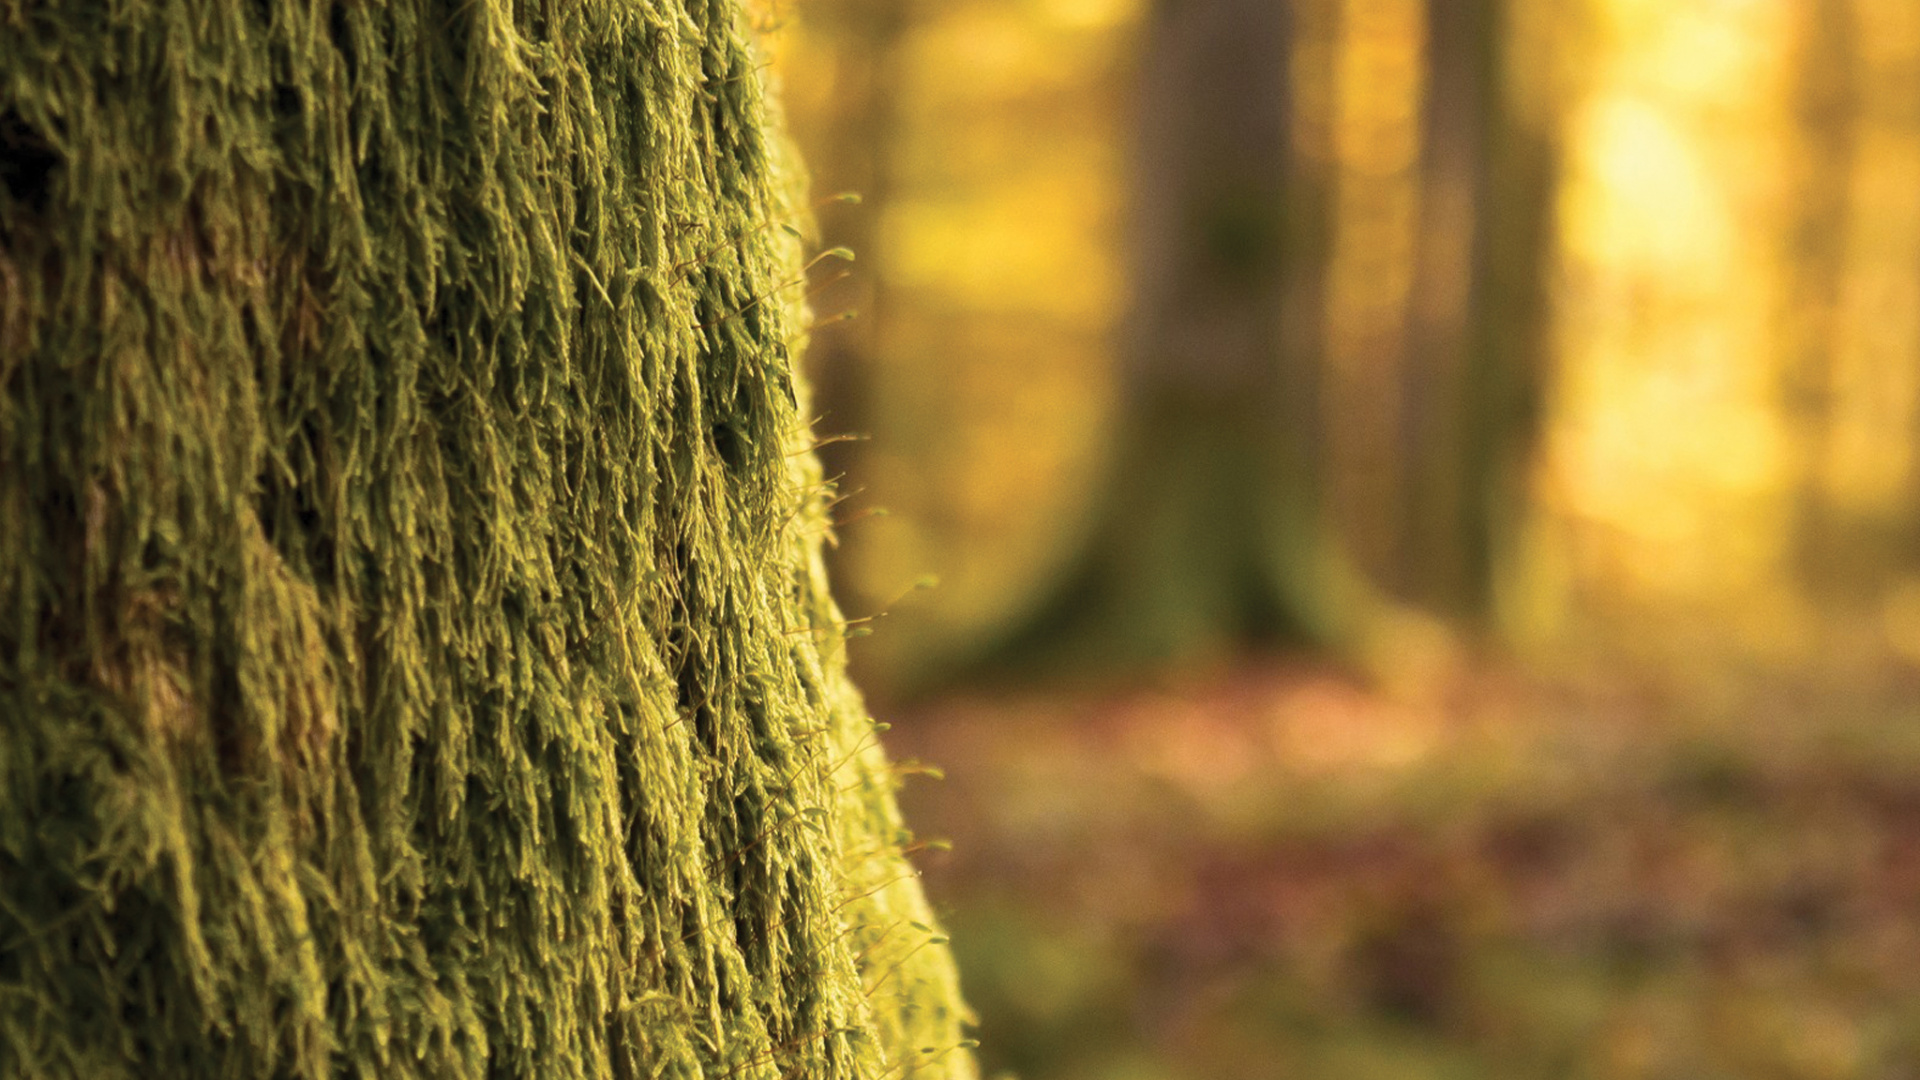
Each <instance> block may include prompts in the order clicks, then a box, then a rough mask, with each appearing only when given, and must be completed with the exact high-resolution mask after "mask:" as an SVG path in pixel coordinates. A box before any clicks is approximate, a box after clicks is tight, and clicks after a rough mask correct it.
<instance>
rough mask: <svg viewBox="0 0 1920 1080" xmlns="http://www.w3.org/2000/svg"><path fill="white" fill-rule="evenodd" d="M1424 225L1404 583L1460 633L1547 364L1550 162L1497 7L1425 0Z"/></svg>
mask: <svg viewBox="0 0 1920 1080" xmlns="http://www.w3.org/2000/svg"><path fill="white" fill-rule="evenodd" d="M1427 20H1428V22H1427V35H1428V36H1427V42H1428V46H1427V57H1428V64H1427V88H1426V94H1425V105H1424V118H1423V125H1424V128H1423V139H1422V141H1423V149H1422V174H1423V181H1422V198H1421V208H1422V209H1421V232H1420V242H1419V247H1418V254H1417V256H1416V258H1417V262H1416V265H1415V277H1414V284H1413V290H1412V294H1411V301H1410V308H1411V310H1410V313H1409V321H1408V333H1407V351H1406V356H1405V358H1404V361H1403V363H1404V379H1405V397H1404V405H1403V410H1402V417H1401V456H1402V462H1403V464H1402V474H1403V475H1404V476H1406V477H1408V483H1407V484H1406V490H1405V506H1404V509H1403V512H1402V514H1401V515H1400V520H1401V523H1402V535H1401V538H1400V544H1399V550H1400V554H1399V556H1398V558H1397V560H1396V561H1397V563H1398V570H1399V574H1400V577H1399V580H1397V581H1395V582H1392V583H1391V584H1392V585H1393V586H1394V587H1395V588H1396V590H1397V591H1398V592H1399V593H1400V594H1401V595H1402V596H1403V597H1404V598H1406V599H1408V600H1409V601H1412V602H1414V603H1418V604H1420V605H1422V606H1424V607H1427V608H1429V609H1430V610H1433V611H1435V612H1437V613H1439V614H1442V615H1446V616H1448V617H1451V618H1454V619H1457V620H1460V621H1461V622H1463V623H1465V624H1466V625H1468V626H1475V627H1480V628H1487V627H1488V625H1489V623H1490V622H1491V621H1492V620H1493V619H1494V616H1495V600H1496V590H1497V584H1498V580H1497V576H1498V572H1499V569H1500V566H1501V563H1502V561H1503V559H1504V558H1505V557H1506V556H1507V555H1508V554H1510V550H1511V548H1512V546H1513V540H1514V535H1513V534H1514V532H1515V530H1516V528H1517V526H1518V523H1519V519H1520V516H1521V515H1522V513H1523V512H1524V509H1525V471H1526V466H1527V462H1528V460H1529V458H1530V456H1531V453H1532V450H1533V444H1534V441H1535V436H1536V428H1537V425H1538V414H1539V409H1540V400H1539V399H1540V394H1541V387H1542V382H1543V378H1544V372H1545V359H1544V353H1545V328H1546V311H1545V309H1546V300H1547V297H1546V288H1547V273H1548V268H1549V263H1550V259H1551V257H1552V245H1553V199H1554V191H1555V184H1556V176H1557V171H1558V170H1557V167H1556V160H1555V155H1554V152H1553V148H1552V144H1551V142H1550V134H1549V133H1548V132H1545V131H1541V130H1537V129H1535V128H1533V127H1531V126H1530V125H1528V124H1527V123H1525V122H1524V121H1522V120H1521V119H1520V118H1519V117H1518V116H1516V114H1515V110H1514V107H1513V96H1514V95H1513V91H1512V89H1511V86H1510V82H1511V63H1512V59H1511V58H1510V57H1509V55H1508V48H1507V42H1508V32H1507V31H1508V26H1507V5H1506V3H1505V2H1504V0H1428V4H1427Z"/></svg>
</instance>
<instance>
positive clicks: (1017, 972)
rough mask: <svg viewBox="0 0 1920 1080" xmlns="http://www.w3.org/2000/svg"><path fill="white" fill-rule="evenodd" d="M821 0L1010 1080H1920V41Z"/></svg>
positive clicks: (1764, 5) (964, 904)
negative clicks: (1307, 1079) (1015, 1078)
mask: <svg viewBox="0 0 1920 1080" xmlns="http://www.w3.org/2000/svg"><path fill="white" fill-rule="evenodd" d="M761 9H762V18H763V19H764V20H765V21H766V22H767V23H768V25H769V26H770V27H774V28H777V29H778V31H779V32H778V33H777V34H775V35H773V38H772V40H773V41H775V42H776V57H775V68H776V72H777V74H778V75H779V77H780V78H781V80H782V81H783V82H784V85H785V94H786V99H787V104H788V109H789V112H790V114H791V119H792V121H793V123H794V127H795V129H796V132H797V135H798V138H799V140H800V142H801V144H802V149H803V151H804V153H805V155H806V157H807V159H808V161H809V163H810V165H811V168H812V170H813V173H814V191H815V193H816V198H817V199H818V200H819V201H818V204H817V206H816V214H817V217H818V225H817V228H818V236H817V241H818V243H819V245H820V247H821V248H822V249H823V250H824V249H827V248H831V247H834V246H845V247H847V248H850V249H852V250H853V251H854V252H855V253H856V254H857V260H856V261H854V262H853V263H851V264H847V263H845V262H844V261H843V260H837V259H823V260H821V261H820V263H819V264H818V266H817V267H816V268H815V275H816V276H815V278H814V280H813V281H812V283H811V287H812V289H813V305H814V308H815V311H816V315H817V322H816V326H815V328H814V330H813V332H812V334H811V341H810V343H809V346H808V348H809V363H810V365H811V369H812V371H813V373H814V381H815V385H816V388H817V399H816V401H815V410H816V412H817V413H818V414H819V415H820V419H819V420H818V422H817V423H816V429H817V431H818V432H819V433H820V434H821V435H822V437H823V438H828V439H829V440H830V441H829V442H828V443H827V445H825V446H824V448H823V450H824V452H825V453H826V454H827V455H828V458H829V471H830V472H833V473H836V474H839V475H840V477H841V478H840V480H839V481H838V484H839V493H840V495H841V496H843V502H842V503H841V504H840V520H841V527H840V530H839V532H840V544H839V547H838V550H837V552H836V553H835V557H836V560H837V563H838V565H837V566H836V568H835V572H836V575H837V585H838V586H839V587H840V589H841V590H842V592H841V602H842V606H843V607H844V608H845V609H846V611H847V613H848V615H849V616H850V617H851V619H852V624H851V625H852V627H853V632H855V633H858V634H864V635H865V636H864V637H863V638H862V640H860V641H858V642H856V643H855V645H854V657H855V663H856V667H857V668H858V669H859V671H858V674H859V677H860V679H861V682H862V684H863V685H864V686H865V687H867V688H868V690H869V692H870V694H871V695H872V696H873V697H874V698H875V699H876V702H877V703H878V705H879V709H880V714H881V715H882V716H883V717H885V718H888V719H891V720H894V721H895V727H894V729H893V731H892V732H891V733H890V734H889V738H890V740H892V748H893V751H894V753H895V755H896V757H899V758H902V759H906V760H911V759H914V758H923V759H926V760H929V761H934V762H938V763H939V764H940V765H941V766H943V767H944V768H945V769H946V772H947V777H946V779H945V781H944V782H940V783H934V782H928V781H919V780H916V781H913V782H910V783H908V785H907V788H906V791H905V795H904V798H905V800H906V803H907V808H908V813H909V817H910V818H911V819H913V821H914V822H915V825H916V827H917V828H918V829H919V830H920V832H921V833H922V834H923V835H929V836H937V837H943V838H948V839H950V840H951V842H952V845H953V846H952V850H951V851H945V852H942V851H935V850H931V847H933V846H939V845H932V846H930V849H929V851H928V853H927V854H926V856H925V857H924V865H925V866H926V868H927V870H926V872H927V877H928V880H929V885H930V888H931V890H932V891H933V893H934V895H935V899H936V901H937V902H938V903H940V904H941V905H943V907H944V908H945V910H946V911H947V913H948V914H947V918H948V921H949V923H950V925H951V928H952V930H953V934H954V938H955V942H956V946H957V948H958V949H959V952H960V955H961V957H962V960H963V963H964V964H965V966H966V968H967V970H966V972H965V976H966V983H967V987H968V991H969V995H970V997H971V998H972V1000H973V1002H974V1004H975V1006H976V1008H977V1009H978V1010H979V1012H980V1014H981V1019H982V1030H981V1033H980V1034H981V1038H982V1039H983V1042H984V1047H983V1054H984V1058H985V1061H986V1063H987V1064H988V1066H989V1068H990V1069H1004V1070H1009V1071H1011V1072H1014V1073H1016V1074H1018V1075H1019V1076H1021V1077H1023V1078H1025V1080H1093V1078H1113V1080H1157V1078H1163V1077H1165V1078H1189V1077H1190V1078H1195V1080H1198V1078H1217V1077H1225V1078H1238V1077H1248V1078H1252V1077H1281V1076H1303V1077H1304V1076H1311V1077H1316V1078H1323V1080H1344V1078H1356V1080H1358V1078H1378V1080H1399V1078H1413V1077H1515V1078H1519V1077H1548V1076H1552V1077H1594V1078H1603V1077H1604V1078H1614V1077H1619V1078H1629V1077H1631V1078H1648V1080H1652V1078H1674V1080H1682V1078H1685V1080H1704V1078H1714V1077H1730V1078H1732V1077H1738V1078H1773V1077H1778V1078H1800V1077H1805V1078H1816V1077H1866V1078H1884V1080H1897V1078H1915V1077H1920V724H1916V720H1920V4H1915V3H1913V0H1552V2H1549V0H762V3H761ZM845 192H852V193H858V196H859V198H858V200H857V201H856V200H855V199H853V198H852V197H850V196H848V197H839V196H837V194H836V193H845ZM840 435H857V436H858V438H847V439H838V440H834V439H832V437H834V436H840ZM913 771H916V770H915V768H914V767H913V766H911V765H909V766H907V767H906V768H904V769H903V772H913Z"/></svg>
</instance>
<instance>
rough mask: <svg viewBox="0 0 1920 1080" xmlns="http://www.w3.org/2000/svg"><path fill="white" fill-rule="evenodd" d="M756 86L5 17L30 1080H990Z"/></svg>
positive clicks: (0, 556) (555, 20) (558, 28)
mask: <svg viewBox="0 0 1920 1080" xmlns="http://www.w3.org/2000/svg"><path fill="white" fill-rule="evenodd" d="M755 64H756V61H755V59H754V54H753V44H752V42H751V41H750V40H749V37H748V35H747V33H746V32H745V31H743V30H742V29H741V27H740V25H739V13H738V12H737V11H736V10H735V4H734V2H733V0H725V2H722V0H607V2H590V3H580V4H537V3H517V4H516V3H508V2H505V0H437V2H427V0H419V2H396V3H391V4H384V5H382V4H362V3H344V2H343V3H329V2H326V0H322V2H319V3H292V2H286V0H261V2H259V3H253V4H201V3H192V2H189V0H127V2H121V3H97V4H96V3H72V4H64V5H52V6H49V5H43V4H33V3H28V2H26V0H0V73H4V77H0V162H4V163H5V164H4V166H0V521H3V522H4V523H5V524H4V527H0V1076H6V1077H27V1076H32V1077H86V1078H89V1080H95V1078H101V1080H111V1078H116V1077H126V1078H134V1077H138V1078H141V1080H151V1078H153V1077H162V1076H167V1077H170V1076H199V1075H205V1076H226V1077H271V1076H284V1077H303V1078H318V1077H334V1076H363V1077H460V1076H476V1077H477V1076H483V1075H484V1076H494V1077H707V1078H712V1077H742V1078H756V1080H785V1078H793V1077H809V1078H813V1077H820V1078H838V1077H848V1078H854V1077H865V1078H879V1077H894V1076H920V1077H942V1078H954V1080H965V1078H968V1077H971V1076H972V1074H973V1065H972V1061H971V1057H970V1055H969V1054H968V1052H967V1050H966V1049H965V1047H964V1045H963V1044H962V1040H961V1038H960V1031H959V1025H960V1022H961V1020H962V1019H963V1013H964V1007H963V1005H962V1004H961V1002H960V1000H959V997H958V995H957V993H956V990H955V987H954V981H953V972H952V966H951V962H950V959H949V956H948V953H947V950H946V948H945V945H944V941H943V939H941V938H940V937H939V935H938V932H937V930H936V929H935V928H934V926H933V920H932V918H931V916H930V915H929V914H928V911H927V907H926V904H925V901H924V899H923V897H922V895H921V893H920V890H919V887H918V883H917V881H916V880H915V878H914V876H913V874H912V872H911V870H910V869H909V868H908V866H907V864H906V862H905V859H904V856H903V855H902V854H901V844H902V838H903V837H904V836H905V835H906V834H905V831H904V829H903V828H902V826H901V822H900V820H899V818H898V815H897V811H896V809H895V806H894V801H893V787H894V784H895V774H894V773H893V772H892V771H890V769H889V767H888V764H887V762H886V760H885V758H884V756H883V755H882V753H881V751H880V749H879V747H878V744H877V741H875V740H874V739H872V738H871V737H870V736H871V735H872V730H871V728H872V722H871V720H870V719H869V718H868V716H867V714H866V711H865V708H864V706H863V705H862V704H861V702H860V699H859V697H858V696H857V694H856V693H855V691H854V690H853V688H852V686H851V685H850V684H849V683H848V682H847V680H846V678H845V675H844V670H843V665H844V661H843V656H842V646H841V637H842V628H843V625H844V624H843V623H842V622H841V621H840V619H839V615H838V613H837V612H836V611H835V610H834V608H833V606H832V603H831V601H830V600H829V599H828V597H827V593H826V590H825V586H824V581H823V576H822V572H821V566H820V561H819V550H818V549H819V544H820V540H821V538H822V536H823V535H824V533H825V531H826V529H827V522H826V520H825V510H824V504H825V500H826V499H827V498H828V491H829V489H828V487H827V485H825V484H823V483H822V480H821V477H820V475H819V470H818V466H817V464H816V463H815V461H814V458H813V456H812V455H811V453H809V452H806V449H807V448H808V447H809V446H810V445H812V443H813V442H814V439H815V437H814V436H813V435H812V434H811V433H810V432H808V431H807V430H806V425H805V423H804V421H803V417H805V416H807V415H808V413H807V411H806V388H805V387H804V385H802V384H801V383H800V382H799V381H798V379H797V378H796V376H795V370H794V357H793V355H792V354H791V352H790V348H789V344H788V343H789V342H790V341H794V340H798V339H799V337H800V336H801V335H800V334H799V333H798V332H797V328H798V327H801V326H803V325H804V312H803V310H802V306H803V299H802V297H801V296H799V295H798V292H799V290H796V289H787V288H782V284H783V283H785V282H788V281H790V280H792V279H794V278H795V277H796V276H797V274H798V270H799V267H800V265H801V261H802V259H801V252H800V243H799V240H798V239H797V237H796V236H794V235H793V234H792V233H791V232H789V231H788V230H785V229H781V228H769V227H765V226H766V225H767V224H768V223H779V222H786V221H791V220H792V214H793V213H794V210H793V209H792V208H793V207H798V206H803V205H804V204H803V203H802V202H798V201H796V200H795V199H794V193H795V190H796V185H797V178H796V175H795V170H794V169H792V168H790V167H789V166H788V164H787V160H786V154H785V151H784V149H783V144H782V143H781V141H780V136H779V134H778V130H777V127H773V126H769V120H768V116H769V111H770V110H769V105H768V102H767V101H766V100H765V97H764V94H763V89H762V86H761V80H760V78H759V76H758V74H757V73H756V67H755Z"/></svg>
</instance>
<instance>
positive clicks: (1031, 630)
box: [999, 0, 1333, 666]
mask: <svg viewBox="0 0 1920 1080" xmlns="http://www.w3.org/2000/svg"><path fill="white" fill-rule="evenodd" d="M1308 6H1313V7H1320V6H1321V5H1318V4H1314V5H1308V4H1304V3H1303V4H1291V3H1282V2H1276V0H1160V2H1158V3H1156V4H1154V5H1153V7H1152V9H1151V12H1150V14H1149V16H1148V18H1147V20H1146V25H1145V29H1144V33H1143V37H1142V40H1143V48H1142V55H1141V61H1140V89H1139V93H1140V105H1139V112H1138V117H1139V120H1138V131H1137V142H1136V146H1135V155H1134V161H1135V195H1134V205H1133V208H1132V212H1131V214H1130V221H1131V223H1132V225H1133V227H1134V230H1135V231H1134V235H1133V238H1132V247H1133V264H1134V297H1133V306H1132V311H1131V317H1130V319H1129V320H1128V321H1127V322H1126V324H1125V326H1124V328H1123V334H1122V340H1121V341H1120V342H1119V352H1120V357H1121V372H1120V378H1121V400H1120V420H1119V430H1118V433H1117V437H1116V445H1115V450H1114V456H1113V464H1112V467H1111V470H1110V473H1109V475H1108V479H1107V481H1106V488H1105V497H1104V500H1103V501H1102V502H1100V503H1099V506H1098V512H1097V516H1096V518H1095V519H1094V524H1093V527H1092V529H1091V531H1090V533H1089V536H1088V540H1087V543H1086V546H1085V548H1084V550H1083V552H1082V555H1081V557H1080V559H1079V560H1078V562H1077V563H1076V564H1074V569H1073V571H1072V572H1071V573H1070V574H1069V575H1067V576H1066V577H1065V578H1064V579H1063V581H1062V583H1061V585H1060V587H1059V588H1058V589H1057V590H1056V591H1055V592H1054V593H1053V594H1052V595H1051V596H1050V597H1048V598H1046V600H1045V602H1044V603H1042V604H1041V605H1040V607H1039V608H1038V611H1037V613H1036V615H1035V617H1034V618H1033V619H1031V620H1030V621H1028V622H1027V623H1026V624H1025V625H1024V626H1023V627H1021V628H1020V630H1019V631H1018V632H1017V633H1016V634H1014V635H1013V636H1012V637H1011V638H1010V639H1009V641H1008V642H1007V643H1004V644H1003V647H1002V649H1001V651H1000V653H999V656H1001V657H1004V658H1006V659H1008V660H1010V661H1012V662H1014V663H1016V664H1027V665H1031V664H1037V663H1040V662H1042V661H1064V662H1067V663H1069V664H1076V663H1077V664H1092V665H1102V666H1104V665H1113V664H1119V663H1128V662H1140V661H1148V662H1157V661H1172V660H1179V659H1185V658H1190V657H1192V656H1196V655H1200V654H1204V653H1208V652H1212V651H1215V650H1218V649H1220V648H1223V647H1234V646H1239V645H1243V644H1247V643H1253V642H1263V641H1284V642H1292V643H1309V642H1318V641H1322V640H1325V639H1326V638H1328V637H1329V636H1331V634H1332V632H1333V631H1332V626H1331V620H1332V615H1331V613H1330V608H1329V605H1328V604H1326V603H1325V599H1326V598H1325V595H1324V591H1323V590H1324V587H1325V583H1326V578H1325V575H1324V574H1323V573H1322V567H1321V566H1320V565H1319V561H1320V559H1321V556H1322V555H1323V553H1324V545H1323V543H1322V535H1323V528H1322V525H1321V520H1320V512H1319V505H1318V499H1317V457H1318V439H1317V435H1316V433H1317V431H1318V430H1319V424H1320V423H1321V420H1320V416H1319V413H1320V407H1319V393H1318V381H1319V371H1318V368H1319V355H1318V334H1317V333H1315V332H1312V331H1311V330H1306V331H1304V332H1297V333H1293V334H1289V333H1288V332H1287V328H1286V326H1285V325H1284V324H1283V319H1284V318H1285V316H1287V315H1289V314H1291V315H1292V316H1293V317H1294V318H1295V319H1297V320H1299V322H1300V324H1301V326H1302V327H1303V328H1304V327H1306V325H1307V324H1308V322H1309V321H1311V324H1312V326H1313V327H1315V328H1317V325H1318V322H1319V320H1320V319H1321V318H1322V316H1323V311H1322V310H1321V308H1322V304H1321V301H1320V299H1319V296H1320V290H1321V286H1320V276H1321V273H1322V264H1323V262H1324V254H1325V251H1324V248H1325V237H1324V233H1325V230H1326V224H1325V216H1326V214H1325V209H1326V201H1327V200H1326V193H1325V192H1326V181H1325V177H1324V175H1322V174H1321V173H1320V172H1318V171H1313V172H1310V171H1308V170H1307V169H1306V168H1303V167H1302V163H1301V162H1300V161H1299V160H1298V159H1297V158H1296V155H1295V154H1294V152H1293V146H1292V139H1291V135H1292V133H1293V124H1294V119H1295V115H1294V101H1293V97H1294V94H1293V91H1294V79H1295V75H1296V72H1295V68H1294V59H1295V44H1296V33H1297V31H1298V27H1297V26H1296V14H1297V12H1298V10H1299V9H1301V8H1305V7H1308ZM1324 14H1325V13H1324V12H1323V13H1322V15H1323V17H1324ZM1325 74H1326V75H1327V77H1329V78H1330V77H1331V71H1330V69H1329V70H1328V71H1327V72H1326V73H1325ZM1328 96H1330V91H1329V93H1328ZM1316 169H1317V167H1316Z"/></svg>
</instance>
